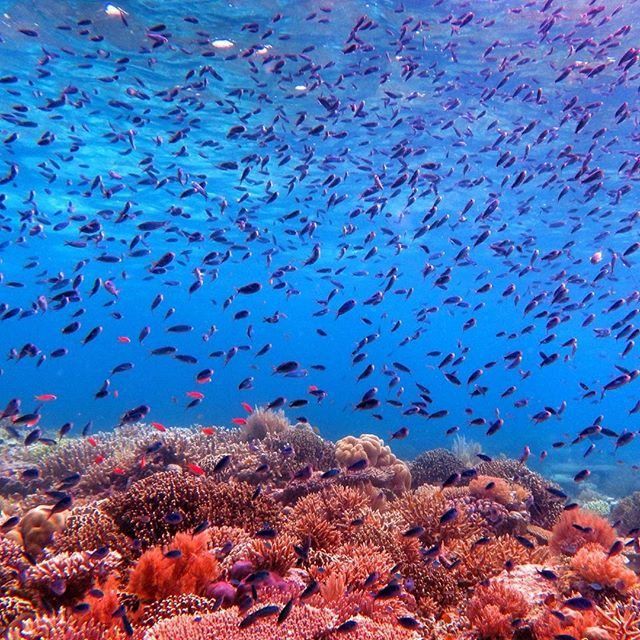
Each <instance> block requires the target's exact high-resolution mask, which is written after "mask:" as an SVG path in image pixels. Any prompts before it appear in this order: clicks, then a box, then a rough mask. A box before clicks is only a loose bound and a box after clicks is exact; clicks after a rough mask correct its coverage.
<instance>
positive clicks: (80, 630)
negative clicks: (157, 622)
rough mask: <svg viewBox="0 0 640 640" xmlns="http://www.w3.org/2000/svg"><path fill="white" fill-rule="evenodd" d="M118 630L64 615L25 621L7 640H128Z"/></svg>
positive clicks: (17, 626)
mask: <svg viewBox="0 0 640 640" xmlns="http://www.w3.org/2000/svg"><path fill="white" fill-rule="evenodd" d="M127 637H128V636H127V635H126V634H125V633H124V631H121V630H120V629H118V628H113V627H112V628H107V627H104V626H103V625H100V624H96V623H93V622H82V621H80V620H77V619H74V618H73V617H70V616H65V615H64V614H59V615H52V616H47V615H42V616H37V617H35V618H30V619H27V620H23V621H22V622H20V624H18V625H14V626H13V627H12V628H11V629H9V631H8V632H7V640H126V638H127Z"/></svg>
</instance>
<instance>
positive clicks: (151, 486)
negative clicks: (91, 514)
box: [102, 471, 211, 548]
mask: <svg viewBox="0 0 640 640" xmlns="http://www.w3.org/2000/svg"><path fill="white" fill-rule="evenodd" d="M210 505H211V502H210V497H209V492H208V491H207V489H206V485H205V480H204V479H202V478H197V477H195V476H192V475H187V474H181V473H177V472H173V471H164V472H161V473H156V474H154V475H153V476H150V477H148V478H145V479H143V480H138V482H135V483H134V484H132V485H131V487H129V489H128V490H127V491H126V492H125V493H122V494H118V495H116V496H114V497H113V498H109V499H108V500H107V501H106V502H105V503H104V505H103V507H102V509H103V510H104V511H106V512H107V513H109V514H110V515H111V517H112V518H113V520H114V521H115V522H116V524H117V525H118V526H119V527H120V530H121V531H122V532H124V533H125V534H126V535H128V536H130V537H132V538H135V539H137V540H139V541H140V542H141V544H142V545H143V547H145V548H146V547H150V546H153V545H154V544H159V543H163V542H167V541H168V540H170V539H171V537H172V536H173V535H174V534H175V533H177V532H178V531H184V530H186V529H191V528H193V527H195V526H197V525H198V524H200V523H201V522H202V521H203V520H206V519H207V517H208V515H209V511H210ZM171 513H176V514H179V515H180V518H181V520H180V522H179V523H177V524H171V523H169V522H167V516H168V515H169V514H171Z"/></svg>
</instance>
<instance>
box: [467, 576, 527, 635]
mask: <svg viewBox="0 0 640 640" xmlns="http://www.w3.org/2000/svg"><path fill="white" fill-rule="evenodd" d="M528 612H529V607H528V605H527V601H526V600H525V599H524V597H523V596H522V594H521V593H520V592H518V591H516V590H515V589H512V588H510V587H508V586H505V585H504V584H502V583H499V582H491V583H490V584H489V585H487V586H480V587H478V588H477V589H476V590H475V592H474V595H473V597H472V598H471V600H470V601H469V606H468V608H467V615H468V617H469V621H470V622H471V625H472V626H473V628H474V630H475V632H476V633H477V634H478V637H480V638H483V639H484V638H487V639H491V640H512V638H513V633H514V630H515V628H516V626H517V621H518V620H521V619H522V618H524V617H525V616H526V615H527V614H528Z"/></svg>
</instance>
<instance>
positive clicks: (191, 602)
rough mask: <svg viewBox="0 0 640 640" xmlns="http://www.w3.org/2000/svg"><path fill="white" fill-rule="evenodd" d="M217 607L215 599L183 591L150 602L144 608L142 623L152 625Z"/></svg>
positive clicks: (146, 625)
mask: <svg viewBox="0 0 640 640" xmlns="http://www.w3.org/2000/svg"><path fill="white" fill-rule="evenodd" d="M217 608H218V607H217V606H216V602H215V600H211V599H210V598H204V597H202V596H197V595H195V594H192V593H183V594H182V595H177V596H169V597H167V598H164V600H158V601H156V602H151V603H149V604H148V605H147V606H146V607H145V608H144V613H143V616H142V620H141V624H142V625H143V626H145V627H151V626H153V625H154V624H157V623H158V622H160V620H166V619H168V618H175V617H176V616H182V615H195V614H203V613H213V612H214V611H215V610H216V609H217Z"/></svg>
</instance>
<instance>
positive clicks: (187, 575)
mask: <svg viewBox="0 0 640 640" xmlns="http://www.w3.org/2000/svg"><path fill="white" fill-rule="evenodd" d="M208 541H209V538H208V535H207V534H206V533H201V534H198V535H197V536H192V535H190V534H188V533H178V534H177V535H176V536H175V538H174V539H173V541H172V542H171V543H170V544H169V545H168V547H167V548H166V549H164V550H163V549H161V548H159V547H154V548H153V549H149V550H148V551H145V552H144V553H143V554H142V556H140V558H139V559H138V561H137V562H136V564H135V566H134V568H133V570H132V572H131V575H130V576H129V583H128V585H127V591H128V592H129V593H133V594H135V595H136V596H138V597H139V598H140V599H141V600H142V601H151V600H162V599H163V598H167V597H169V596H179V595H181V594H185V593H193V594H196V595H199V594H202V593H203V592H204V589H205V587H206V586H207V584H208V583H209V582H213V581H215V580H216V579H217V578H218V576H219V575H220V566H219V564H218V561H217V560H216V557H215V555H214V554H213V553H211V552H210V551H209V550H208V548H207V544H208ZM170 551H173V552H179V555H178V557H174V556H172V555H170V554H169V552H170Z"/></svg>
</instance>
